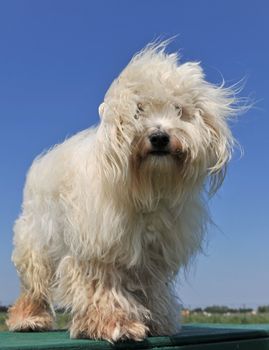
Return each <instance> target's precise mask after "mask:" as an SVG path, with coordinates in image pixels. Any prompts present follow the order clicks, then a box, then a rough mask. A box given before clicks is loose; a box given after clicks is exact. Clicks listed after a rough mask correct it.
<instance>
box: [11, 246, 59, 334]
mask: <svg viewBox="0 0 269 350" xmlns="http://www.w3.org/2000/svg"><path fill="white" fill-rule="evenodd" d="M18 248H21V247H16V249H15V251H14V253H13V261H14V263H15V266H16V267H17V270H18V272H19V276H20V281H21V295H20V297H19V298H18V300H17V301H16V302H15V304H14V305H13V306H12V307H10V308H9V311H8V319H7V321H6V324H7V326H8V328H9V330H11V331H45V330H49V329H51V328H52V327H53V323H54V317H53V309H52V307H51V302H50V284H51V282H52V269H51V267H50V264H49V263H48V259H47V258H45V255H44V253H42V252H38V251H33V250H31V249H30V247H29V249H27V250H25V249H24V250H23V251H21V250H20V249H18Z"/></svg>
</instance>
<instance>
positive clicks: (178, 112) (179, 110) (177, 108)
mask: <svg viewBox="0 0 269 350" xmlns="http://www.w3.org/2000/svg"><path fill="white" fill-rule="evenodd" d="M175 110H176V112H177V115H178V116H179V117H181V116H182V106H180V105H179V104H176V105H175Z"/></svg>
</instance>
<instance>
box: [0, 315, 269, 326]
mask: <svg viewBox="0 0 269 350" xmlns="http://www.w3.org/2000/svg"><path fill="white" fill-rule="evenodd" d="M5 318H6V313H5V312H0V331H6V330H7V327H6V325H5ZM69 319H70V317H69V315H68V314H60V313H58V314H57V322H56V328H57V329H64V328H67V327H68V322H69ZM183 323H230V324H255V323H256V324H259V323H260V324H261V323H263V324H264V323H269V313H261V314H259V313H258V314H256V315H253V314H242V313H235V314H231V315H223V314H212V315H210V316H206V315H204V314H202V313H197V314H196V313H191V314H190V315H189V316H186V317H183Z"/></svg>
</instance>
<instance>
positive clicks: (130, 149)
mask: <svg viewBox="0 0 269 350" xmlns="http://www.w3.org/2000/svg"><path fill="white" fill-rule="evenodd" d="M234 102H235V98H234V92H233V91H232V90H231V89H228V88H225V87H224V86H215V85H213V84H210V83H208V82H206V81H205V80H204V74H203V71H202V69H201V67H200V65H199V63H194V62H189V63H185V64H179V63H178V56H177V54H167V53H166V52H165V43H162V44H159V45H148V46H147V47H146V48H145V49H144V50H143V51H141V52H140V53H138V54H137V55H136V56H134V58H133V59H132V60H131V62H130V63H129V64H128V66H127V67H126V68H125V69H124V70H123V72H122V73H121V74H120V76H119V77H118V78H117V79H116V80H115V81H114V82H113V84H112V85H111V87H110V88H109V90H108V92H107V94H106V96H105V99H104V102H103V103H102V104H101V106H100V108H99V112H100V117H101V122H100V125H99V126H98V127H97V128H92V129H88V130H85V131H82V132H80V133H78V134H77V135H75V136H73V137H71V138H70V139H68V140H66V141H65V142H63V143H62V144H60V145H57V146H55V147H54V148H53V149H51V150H50V151H49V152H47V153H46V154H44V155H41V156H40V157H38V158H37V159H36V160H35V161H34V163H33V165H32V167H31V169H30V171H29V173H28V176H27V181H26V186H25V191H24V202H23V210H22V214H21V216H20V217H19V219H18V220H17V222H16V224H15V229H14V231H15V237H14V244H15V249H14V253H13V261H14V263H15V265H16V268H17V270H18V272H19V275H20V278H21V285H22V294H21V297H20V298H19V299H18V301H17V302H16V303H15V305H14V306H13V307H12V308H11V309H10V312H9V319H8V321H7V323H8V325H9V328H10V329H11V330H28V329H32V330H42V329H49V328H51V327H52V324H53V311H52V305H53V304H54V303H57V304H58V305H60V306H62V307H65V308H68V309H70V310H71V312H72V314H73V321H72V324H71V328H70V331H71V337H91V338H103V339H107V340H109V341H116V340H118V339H124V338H131V339H135V340H141V339H143V338H144V337H145V336H146V335H147V334H148V333H150V334H155V335H163V334H173V333H175V332H177V331H178V330H179V328H180V323H179V307H178V304H177V299H176V296H175V295H174V292H173V281H174V280H175V277H176V275H177V274H178V271H179V269H180V268H182V267H184V266H186V265H187V264H188V262H189V261H190V260H191V258H192V257H193V256H194V255H195V254H196V253H197V252H198V251H199V250H200V248H201V245H202V242H203V237H204V234H205V231H206V225H207V222H208V220H209V216H208V212H207V206H206V204H205V198H206V196H207V191H206V190H205V188H206V187H207V186H208V187H207V189H208V190H209V192H210V193H214V192H215V191H216V190H217V188H218V187H219V186H220V184H221V182H222V180H223V177H224V174H225V167H226V164H227V162H228V161H229V159H230V156H231V150H232V146H233V138H232V135H231V132H230V130H229V127H228V125H227V117H228V116H231V115H233V114H234V111H235V110H234V107H233V105H234Z"/></svg>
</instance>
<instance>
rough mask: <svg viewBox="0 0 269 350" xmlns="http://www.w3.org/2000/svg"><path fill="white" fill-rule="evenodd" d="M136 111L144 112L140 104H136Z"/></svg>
mask: <svg viewBox="0 0 269 350" xmlns="http://www.w3.org/2000/svg"><path fill="white" fill-rule="evenodd" d="M137 109H138V111H139V112H144V108H143V105H142V103H140V102H139V103H138V104H137Z"/></svg>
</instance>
